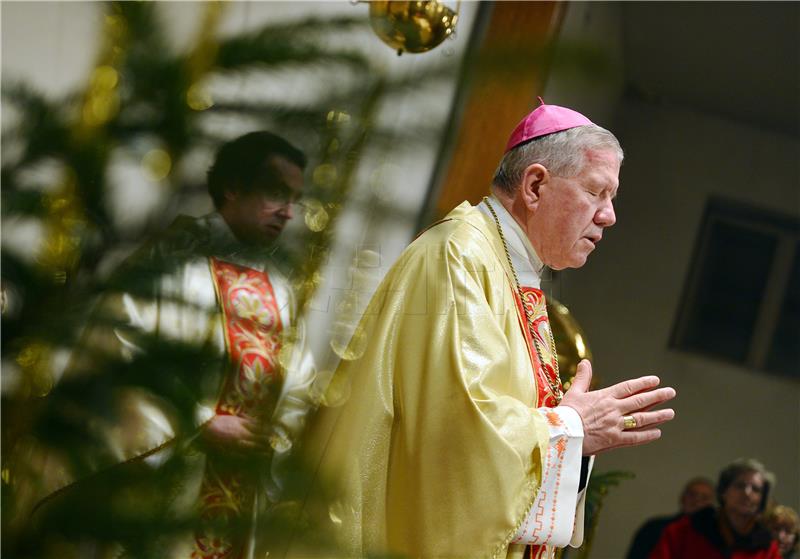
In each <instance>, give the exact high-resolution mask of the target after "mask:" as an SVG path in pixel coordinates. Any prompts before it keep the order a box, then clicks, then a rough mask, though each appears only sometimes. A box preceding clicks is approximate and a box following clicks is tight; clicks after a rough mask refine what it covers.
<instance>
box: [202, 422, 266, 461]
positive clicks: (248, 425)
mask: <svg viewBox="0 0 800 559" xmlns="http://www.w3.org/2000/svg"><path fill="white" fill-rule="evenodd" d="M203 440H204V441H205V443H206V444H207V445H208V446H209V447H211V448H212V449H214V450H216V451H218V452H231V453H234V454H243V453H267V452H269V451H270V449H271V448H270V445H269V439H268V437H267V435H266V433H265V432H264V429H263V428H262V427H261V426H260V425H259V422H258V421H256V420H255V419H253V418H252V417H248V416H239V415H215V416H214V417H213V418H212V419H211V420H210V421H208V423H206V424H205V426H204V427H203Z"/></svg>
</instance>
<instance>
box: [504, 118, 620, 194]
mask: <svg viewBox="0 0 800 559" xmlns="http://www.w3.org/2000/svg"><path fill="white" fill-rule="evenodd" d="M601 149H610V150H612V151H614V152H616V155H617V157H618V158H619V161H620V163H622V159H623V157H624V154H623V152H622V147H620V145H619V141H618V140H617V138H616V137H615V136H614V134H612V133H611V132H609V131H608V130H606V129H605V128H602V127H600V126H597V125H596V124H587V125H584V126H577V127H575V128H569V129H568V130H564V131H562V132H555V133H553V134H548V135H547V136H542V137H540V138H536V139H534V140H532V141H530V142H527V143H524V144H521V145H519V146H517V147H515V148H513V149H512V150H511V151H509V152H508V153H506V154H505V155H504V156H503V159H502V160H501V161H500V165H499V166H498V167H497V170H496V171H495V172H494V178H492V184H493V185H494V186H495V187H497V188H500V189H502V190H504V191H505V192H507V193H508V194H511V193H513V192H514V191H515V190H516V188H517V186H518V185H519V183H520V182H521V181H522V174H523V173H524V172H525V169H526V168H528V167H529V166H530V165H533V164H534V163H539V164H540V165H543V166H544V167H546V168H547V170H548V171H550V174H552V175H554V176H557V177H565V178H569V177H574V176H575V175H578V174H580V172H581V171H582V170H583V166H584V164H585V163H586V151H587V150H601Z"/></svg>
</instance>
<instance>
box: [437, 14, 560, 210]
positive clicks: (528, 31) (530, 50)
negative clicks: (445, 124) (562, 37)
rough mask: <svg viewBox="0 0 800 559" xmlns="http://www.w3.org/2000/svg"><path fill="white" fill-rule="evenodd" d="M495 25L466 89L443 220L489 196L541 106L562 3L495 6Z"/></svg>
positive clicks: (444, 190)
mask: <svg viewBox="0 0 800 559" xmlns="http://www.w3.org/2000/svg"><path fill="white" fill-rule="evenodd" d="M492 6H493V9H492V10H491V14H490V16H489V17H490V18H491V19H490V21H489V23H488V26H487V28H486V31H485V36H484V39H483V42H482V43H481V45H480V46H479V47H478V48H477V53H476V56H475V60H474V61H469V62H467V63H468V64H473V65H474V71H469V69H468V75H467V80H466V83H465V85H462V87H466V88H467V93H466V99H465V101H464V103H463V111H462V113H461V118H460V119H458V118H456V119H455V122H454V126H458V132H457V133H456V134H455V137H454V138H453V140H452V141H453V144H452V151H451V152H450V156H449V158H448V159H449V164H447V166H446V168H445V169H443V170H440V171H439V173H437V174H438V176H439V177H441V176H443V177H444V179H443V180H442V182H441V186H440V189H439V192H438V195H436V194H434V196H433V199H434V200H435V204H434V212H433V215H432V216H431V217H432V218H433V219H439V218H441V217H442V216H444V215H445V214H446V213H447V212H449V211H450V210H451V209H452V208H453V207H455V206H456V205H458V204H460V203H461V202H462V201H464V200H469V201H470V202H472V203H473V204H474V203H477V202H478V201H479V200H480V199H481V198H482V197H483V196H485V195H486V194H487V193H488V192H489V185H490V183H491V179H492V175H493V174H494V170H495V169H496V168H497V164H498V163H499V161H500V159H501V157H502V155H503V149H504V147H505V144H506V141H507V140H508V136H509V135H510V134H511V131H512V130H513V129H514V127H515V126H516V125H517V123H518V122H519V121H520V120H522V118H523V117H524V116H525V115H526V114H527V113H528V112H530V111H531V110H533V109H534V108H535V107H536V106H537V105H538V101H537V100H536V97H537V95H541V91H542V89H543V86H544V83H545V79H546V77H547V68H548V63H549V60H550V53H551V51H552V44H553V39H554V38H555V37H556V35H557V32H558V28H559V26H560V23H561V16H562V12H563V5H562V3H560V2H494V3H493V4H492Z"/></svg>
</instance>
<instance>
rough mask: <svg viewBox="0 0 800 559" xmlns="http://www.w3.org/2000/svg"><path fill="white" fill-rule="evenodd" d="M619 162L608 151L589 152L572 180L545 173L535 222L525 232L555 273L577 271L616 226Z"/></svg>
mask: <svg viewBox="0 0 800 559" xmlns="http://www.w3.org/2000/svg"><path fill="white" fill-rule="evenodd" d="M619 167H620V161H619V159H618V158H617V155H616V153H615V152H614V151H612V150H587V152H586V159H585V164H584V166H583V169H582V170H581V172H580V173H579V174H578V175H576V176H574V177H569V178H565V177H556V176H553V175H551V174H548V178H547V180H545V181H544V182H543V183H542V184H541V185H540V186H539V192H538V197H539V199H538V201H537V208H536V212H535V218H534V219H532V220H531V222H530V225H529V227H528V233H529V236H530V240H531V243H532V244H533V247H534V248H535V249H536V253H537V254H538V255H539V257H540V258H541V259H542V262H544V263H545V264H547V265H548V266H549V267H550V268H553V269H554V270H561V269H563V268H580V267H581V266H583V265H584V264H585V263H586V259H587V258H588V256H589V254H590V253H591V252H592V251H593V250H594V249H595V247H596V246H597V243H599V242H600V239H602V237H603V229H605V228H606V227H611V226H612V225H614V223H616V221H617V218H616V214H615V213H614V202H613V201H614V198H615V197H616V195H617V188H618V187H619Z"/></svg>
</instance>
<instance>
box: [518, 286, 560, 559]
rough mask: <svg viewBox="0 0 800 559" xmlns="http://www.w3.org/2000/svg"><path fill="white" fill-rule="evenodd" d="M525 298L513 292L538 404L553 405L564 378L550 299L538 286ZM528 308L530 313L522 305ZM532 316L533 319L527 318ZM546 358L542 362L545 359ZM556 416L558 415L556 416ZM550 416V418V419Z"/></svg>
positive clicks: (539, 548) (528, 557)
mask: <svg viewBox="0 0 800 559" xmlns="http://www.w3.org/2000/svg"><path fill="white" fill-rule="evenodd" d="M520 291H522V296H523V300H520V297H519V294H517V293H515V294H514V301H515V302H516V305H517V314H518V315H519V317H520V326H521V327H522V333H523V335H524V336H525V343H526V344H527V345H528V353H529V354H530V358H531V363H532V364H533V374H534V375H535V377H536V407H537V408H541V407H547V408H552V407H555V406H557V405H558V398H557V396H556V394H554V393H553V389H552V387H551V386H550V385H551V384H552V385H553V386H557V387H558V388H559V390H560V389H561V379H560V378H559V377H558V373H557V372H556V371H557V370H558V369H556V363H557V359H558V355H556V354H554V353H553V350H552V346H551V345H550V339H551V338H550V336H551V333H550V319H549V318H548V316H547V301H546V299H545V296H544V292H543V291H542V290H541V289H537V288H535V287H522V286H521V287H520ZM523 304H524V305H525V306H526V307H527V308H528V313H527V314H526V313H525V310H524V308H523V306H522V305H523ZM528 316H530V321H529V320H528ZM533 336H536V343H537V344H538V345H539V350H540V351H541V352H542V355H541V357H542V359H541V361H540V359H539V353H538V352H537V351H536V346H535V345H534V343H533ZM542 361H543V362H542ZM548 380H549V382H548ZM556 418H557V416H556ZM548 419H550V418H548ZM547 553H548V547H547V546H546V545H529V546H527V547H526V549H525V555H524V557H525V559H543V558H544V557H546V556H547Z"/></svg>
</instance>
